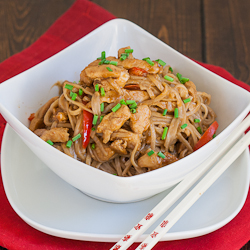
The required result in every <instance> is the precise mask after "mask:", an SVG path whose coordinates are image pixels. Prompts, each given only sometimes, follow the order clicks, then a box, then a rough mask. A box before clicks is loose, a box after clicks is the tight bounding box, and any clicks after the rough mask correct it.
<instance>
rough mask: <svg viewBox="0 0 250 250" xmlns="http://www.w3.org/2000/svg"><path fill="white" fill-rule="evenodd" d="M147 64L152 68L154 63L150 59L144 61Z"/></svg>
mask: <svg viewBox="0 0 250 250" xmlns="http://www.w3.org/2000/svg"><path fill="white" fill-rule="evenodd" d="M145 61H146V62H147V63H148V64H150V65H151V66H154V63H153V62H152V61H151V60H150V59H146V60H145Z"/></svg>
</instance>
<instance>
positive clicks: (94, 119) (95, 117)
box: [92, 115, 98, 125]
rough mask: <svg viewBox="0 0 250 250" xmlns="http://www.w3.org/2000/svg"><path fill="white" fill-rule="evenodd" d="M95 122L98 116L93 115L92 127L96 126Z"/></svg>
mask: <svg viewBox="0 0 250 250" xmlns="http://www.w3.org/2000/svg"><path fill="white" fill-rule="evenodd" d="M97 120H98V115H94V118H93V122H92V124H93V125H96V123H97Z"/></svg>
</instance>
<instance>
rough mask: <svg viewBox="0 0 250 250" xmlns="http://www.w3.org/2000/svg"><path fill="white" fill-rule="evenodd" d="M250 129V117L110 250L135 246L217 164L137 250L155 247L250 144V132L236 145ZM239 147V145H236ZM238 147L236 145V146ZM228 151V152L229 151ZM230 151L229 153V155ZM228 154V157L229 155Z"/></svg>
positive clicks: (120, 249)
mask: <svg viewBox="0 0 250 250" xmlns="http://www.w3.org/2000/svg"><path fill="white" fill-rule="evenodd" d="M249 126H250V115H249V116H248V117H246V118H245V119H244V120H243V121H242V122H241V124H240V125H239V126H238V127H237V128H236V129H234V130H233V132H232V133H231V135H230V136H229V137H228V138H227V139H226V140H225V141H224V142H223V143H222V145H221V146H220V148H219V149H218V150H217V151H216V152H215V153H214V154H213V156H210V157H209V158H208V159H207V160H206V161H205V162H203V163H202V164H201V165H200V166H199V167H197V168H196V169H194V170H193V171H192V172H191V173H189V174H188V175H187V176H186V177H185V178H184V179H183V180H182V181H181V182H180V183H179V184H178V185H177V186H176V187H175V188H174V189H173V190H172V191H171V192H170V193H169V194H168V195H167V196H166V197H165V198H164V199H163V200H162V201H161V202H159V203H158V204H157V205H156V206H155V207H154V208H153V209H152V210H151V211H150V212H149V213H148V214H147V215H146V216H145V217H143V218H142V220H141V221H140V222H139V223H138V224H137V225H135V226H134V227H133V228H132V229H131V230H130V231H129V232H128V233H127V234H126V235H125V236H124V237H123V238H122V239H121V240H120V241H119V242H117V243H116V244H115V245H114V246H113V247H112V248H111V249H110V250H118V249H119V250H124V249H127V248H128V247H129V246H130V245H132V244H133V243H134V242H135V241H136V239H137V238H138V237H139V236H140V235H142V234H143V233H144V232H145V231H146V230H147V229H148V228H149V227H150V226H151V225H152V224H153V223H154V222H155V221H156V220H158V219H159V218H160V217H161V216H162V215H163V214H164V213H165V212H166V211H167V210H168V209H169V208H170V207H171V206H172V205H173V204H174V203H175V202H176V201H177V200H178V199H179V198H180V197H181V196H182V195H183V194H184V193H185V192H186V191H187V190H188V189H189V188H191V187H192V186H193V184H194V183H195V182H196V181H198V180H199V179H200V178H201V177H202V176H203V175H204V174H205V173H206V172H207V171H208V170H209V168H210V167H211V166H212V165H213V164H215V163H216V162H217V161H218V160H219V159H220V158H221V157H222V156H223V155H224V156H223V157H222V158H221V159H220V160H219V161H218V162H217V164H216V165H215V166H214V167H213V168H212V169H211V170H210V171H209V172H208V173H207V174H206V175H205V177H203V179H202V180H201V181H200V182H199V183H198V184H197V185H196V186H195V187H194V188H193V189H192V190H191V191H190V192H189V193H188V194H187V195H186V196H185V197H184V199H183V200H182V201H181V202H180V203H179V204H178V205H177V206H176V207H175V208H174V210H173V211H172V212H171V213H170V214H169V215H167V217H166V218H165V219H164V220H163V221H162V222H161V223H160V224H159V225H158V226H157V227H156V228H155V230H154V231H153V232H152V233H151V234H149V235H148V237H147V238H146V239H145V240H144V241H143V242H142V243H141V244H140V245H139V246H138V247H137V248H136V249H139V250H148V249H152V248H153V247H154V246H155V245H156V243H157V242H158V241H159V240H160V239H161V238H162V237H163V236H164V235H165V234H166V232H168V231H169V229H170V228H171V227H172V226H173V225H174V224H175V223H176V222H177V221H178V220H179V218H180V217H181V216H182V215H183V214H184V213H185V212H186V211H187V210H188V209H189V208H190V207H191V206H192V205H193V204H194V203H195V202H196V201H197V200H198V199H199V198H200V197H201V195H202V194H203V193H204V192H205V191H206V190H207V189H208V188H209V187H210V186H211V185H212V184H213V183H214V182H215V181H216V180H217V179H218V178H219V177H220V176H221V174H222V173H223V172H224V171H225V170H226V169H227V168H228V167H229V166H230V165H231V164H232V162H234V161H235V160H236V159H237V158H238V157H239V155H240V154H241V153H242V152H243V151H244V149H245V148H246V147H247V146H248V145H249V144H250V131H249V132H248V133H247V134H246V135H244V136H243V137H242V138H241V139H240V140H239V141H238V142H237V143H236V141H237V140H238V139H239V137H240V136H241V135H242V134H243V133H244V131H245V130H246V129H247V128H248V127H249ZM235 143H236V144H235ZM234 144H235V145H234ZM228 150H229V151H228ZM227 151H228V152H227ZM226 152H227V153H226Z"/></svg>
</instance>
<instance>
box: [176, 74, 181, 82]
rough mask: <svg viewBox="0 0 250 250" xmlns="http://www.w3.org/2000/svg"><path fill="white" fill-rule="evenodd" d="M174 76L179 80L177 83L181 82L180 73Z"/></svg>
mask: <svg viewBox="0 0 250 250" xmlns="http://www.w3.org/2000/svg"><path fill="white" fill-rule="evenodd" d="M176 76H177V78H178V79H179V81H181V78H182V75H181V74H180V73H177V74H176Z"/></svg>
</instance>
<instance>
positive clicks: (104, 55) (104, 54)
mask: <svg viewBox="0 0 250 250" xmlns="http://www.w3.org/2000/svg"><path fill="white" fill-rule="evenodd" d="M101 58H102V59H105V58H106V52H105V51H102V53H101Z"/></svg>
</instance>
